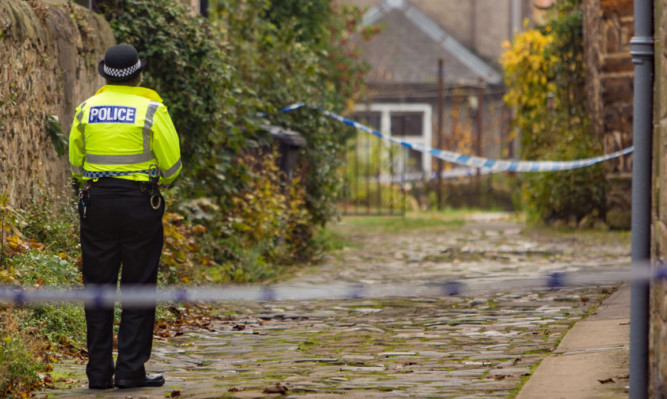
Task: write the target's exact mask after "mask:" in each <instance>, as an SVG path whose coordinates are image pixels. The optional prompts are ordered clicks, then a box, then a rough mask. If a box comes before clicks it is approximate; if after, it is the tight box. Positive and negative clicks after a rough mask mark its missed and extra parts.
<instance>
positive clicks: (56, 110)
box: [0, 0, 114, 206]
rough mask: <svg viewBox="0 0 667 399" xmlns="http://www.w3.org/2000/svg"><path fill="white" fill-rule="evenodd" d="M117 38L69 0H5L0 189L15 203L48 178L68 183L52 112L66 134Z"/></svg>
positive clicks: (1, 7) (0, 26) (0, 1)
mask: <svg viewBox="0 0 667 399" xmlns="http://www.w3.org/2000/svg"><path fill="white" fill-rule="evenodd" d="M31 4H34V6H31ZM70 15H73V16H74V18H73V17H71V16H70ZM74 19H75V20H76V22H75V20H74ZM112 44H114V38H113V34H112V32H111V29H110V28H109V26H108V25H107V23H106V21H104V19H102V18H101V17H100V16H97V15H94V14H92V13H90V12H89V11H88V10H87V9H86V8H83V7H80V6H78V5H71V6H70V5H68V4H67V1H66V0H42V1H35V2H27V1H16V0H0V54H1V56H0V171H1V173H0V195H2V194H3V193H6V194H7V195H8V197H9V199H10V204H12V205H14V206H20V205H24V204H26V203H28V201H29V199H30V198H31V197H33V196H35V195H37V194H38V193H39V191H40V190H42V189H44V188H46V187H47V186H54V187H56V189H57V190H59V191H63V192H65V191H66V190H67V187H68V185H69V182H70V172H69V161H68V156H67V153H66V152H65V154H63V155H59V154H58V153H57V152H56V148H55V147H54V144H53V143H52V140H51V137H50V136H49V135H48V133H47V125H48V124H47V118H48V117H49V116H56V117H57V118H58V119H59V121H60V125H61V127H62V131H63V135H61V137H63V138H64V139H65V140H66V139H67V137H68V135H69V129H70V126H71V122H72V118H73V117H74V109H75V108H76V106H77V105H78V104H79V103H80V102H82V101H83V100H85V99H86V98H87V97H88V96H90V95H92V94H94V93H95V91H96V90H97V89H98V88H99V87H100V86H101V85H102V84H103V83H104V82H103V80H102V79H101V78H100V77H99V76H98V74H97V63H98V62H99V61H100V60H101V59H102V58H103V57H104V51H105V50H106V48H107V47H108V46H110V45H112Z"/></svg>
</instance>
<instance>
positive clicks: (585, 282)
mask: <svg viewBox="0 0 667 399" xmlns="http://www.w3.org/2000/svg"><path fill="white" fill-rule="evenodd" d="M665 278H667V269H665V268H664V267H662V268H659V269H654V270H648V269H647V270H646V271H645V272H641V273H638V272H636V271H633V272H630V271H628V270H627V269H617V270H607V271H589V272H586V271H575V272H565V271H552V272H549V273H547V274H546V275H542V276H533V277H526V278H516V277H515V276H495V277H494V276H490V277H476V278H474V279H472V278H461V279H456V278H448V279H443V280H442V281H440V282H428V283H401V284H397V283H376V284H354V283H348V284H344V283H341V284H329V285H305V284H304V285H273V286H239V285H223V286H207V287H194V286H192V287H187V288H183V287H178V288H160V289H155V288H145V287H124V288H123V289H122V290H117V289H116V288H115V287H110V286H89V287H86V288H77V287H70V288H51V287H42V288H38V289H24V288H20V287H13V286H0V304H16V305H32V304H39V303H49V304H58V303H83V304H85V305H87V306H94V307H109V306H112V305H114V304H115V303H116V302H120V303H122V304H123V305H128V306H146V305H152V304H155V303H174V302H176V303H221V302H234V301H244V302H262V301H308V300H344V299H381V298H396V297H403V298H433V297H435V298H443V297H450V296H462V297H466V296H467V297H469V296H473V295H489V294H496V293H503V292H512V293H520V292H535V291H544V290H555V289H563V288H567V287H573V288H584V287H613V286H617V285H619V284H621V283H623V282H628V281H632V282H647V283H648V282H649V281H652V280H664V279H665Z"/></svg>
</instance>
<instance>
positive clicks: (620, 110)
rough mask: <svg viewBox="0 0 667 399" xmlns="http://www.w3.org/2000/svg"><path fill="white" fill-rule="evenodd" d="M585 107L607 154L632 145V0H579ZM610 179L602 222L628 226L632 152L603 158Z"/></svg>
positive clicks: (594, 131)
mask: <svg viewBox="0 0 667 399" xmlns="http://www.w3.org/2000/svg"><path fill="white" fill-rule="evenodd" d="M583 7H584V42H585V46H584V48H585V54H584V56H585V60H586V81H587V83H586V86H587V87H586V91H587V104H586V106H587V109H588V112H589V114H590V115H592V120H593V134H595V135H596V136H597V137H599V138H600V140H602V143H603V147H604V152H605V153H610V152H614V151H618V150H620V149H623V148H626V147H629V146H631V145H632V106H633V79H634V66H633V64H632V57H631V56H630V39H631V38H632V36H633V34H634V29H633V28H634V18H633V0H584V6H583ZM604 165H605V167H606V171H607V177H608V180H609V183H610V192H609V195H608V211H607V223H608V224H609V225H610V226H611V227H612V228H623V229H629V228H630V213H631V202H630V201H631V191H632V190H631V189H630V187H631V185H632V183H631V178H632V155H628V156H624V157H620V158H617V159H615V160H611V161H608V162H605V164H604Z"/></svg>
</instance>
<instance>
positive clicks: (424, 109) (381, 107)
mask: <svg viewBox="0 0 667 399" xmlns="http://www.w3.org/2000/svg"><path fill="white" fill-rule="evenodd" d="M354 111H355V112H378V113H380V133H382V134H383V135H385V136H388V137H392V136H391V114H392V113H394V112H398V113H400V112H421V113H422V133H421V135H420V136H402V137H397V138H398V139H399V140H402V141H405V142H406V143H410V144H416V145H420V146H423V147H426V148H430V147H431V140H432V138H433V123H432V118H433V116H432V115H433V108H432V107H431V105H430V104H426V103H417V104H399V103H371V104H356V105H355V107H354ZM401 162H403V159H401ZM431 163H432V162H431V154H429V153H428V152H425V153H423V154H422V167H421V169H422V172H423V173H424V174H425V175H426V176H427V178H430V177H431V171H432V169H431Z"/></svg>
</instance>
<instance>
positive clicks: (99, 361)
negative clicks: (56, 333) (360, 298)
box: [69, 44, 181, 389]
mask: <svg viewBox="0 0 667 399" xmlns="http://www.w3.org/2000/svg"><path fill="white" fill-rule="evenodd" d="M145 65H146V62H145V61H144V60H142V59H139V56H138V54H137V50H136V49H135V48H134V47H132V46H130V45H126V44H121V45H116V46H112V47H110V48H109V49H108V50H107V52H106V53H105V56H104V60H102V61H100V63H99V65H98V72H99V73H100V75H102V76H103V77H104V78H105V79H106V83H107V84H106V85H104V86H103V87H102V88H100V89H99V91H98V92H97V93H96V94H95V95H94V96H92V97H90V98H89V99H87V100H86V101H84V102H83V103H82V104H81V105H79V106H78V107H77V109H76V114H75V117H74V122H73V124H72V130H71V131H70V137H69V159H70V163H71V166H72V174H73V176H74V177H75V178H76V179H79V180H80V181H82V182H83V184H84V186H83V187H84V188H83V189H82V190H81V192H80V195H79V196H80V201H79V213H80V220H81V232H80V235H81V251H82V255H83V283H84V286H85V287H86V288H91V287H92V288H94V287H96V286H101V287H107V288H108V287H109V286H111V287H114V288H115V287H116V285H117V283H118V277H119V274H120V286H121V296H122V291H123V290H125V289H130V288H136V287H140V288H143V289H148V290H153V291H154V290H155V287H156V284H157V272H158V264H159V260H160V255H161V252H162V244H163V239H164V237H163V226H162V215H163V213H164V206H165V205H164V201H163V199H162V196H161V194H160V192H159V189H158V186H159V185H160V184H161V185H168V184H169V183H171V182H173V181H174V179H176V177H177V176H178V174H179V173H180V171H181V157H180V146H179V139H178V135H177V133H176V129H175V128H174V124H173V122H172V120H171V118H170V116H169V113H168V112H167V107H166V106H165V105H163V104H162V99H161V98H160V96H159V95H158V94H157V93H156V92H155V91H153V90H150V89H147V88H143V87H139V84H140V83H141V74H142V71H143V69H144V67H145ZM121 265H122V268H121ZM85 314H86V325H87V330H88V331H87V345H88V364H87V366H86V374H87V375H88V383H89V387H90V388H91V389H107V388H113V386H114V385H115V386H116V387H117V388H133V387H143V386H162V385H163V384H164V377H163V376H161V375H147V374H146V370H145V367H144V363H145V362H147V361H148V359H149V357H150V354H151V346H152V341H153V327H154V323H155V304H153V305H152V306H149V307H145V305H143V307H138V306H132V305H131V304H128V305H127V306H125V305H123V309H122V313H121V320H120V329H119V333H118V357H117V359H116V364H115V366H114V362H113V357H112V346H113V321H114V311H113V307H100V306H93V305H86V306H85ZM114 374H115V379H112V378H113V376H114Z"/></svg>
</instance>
